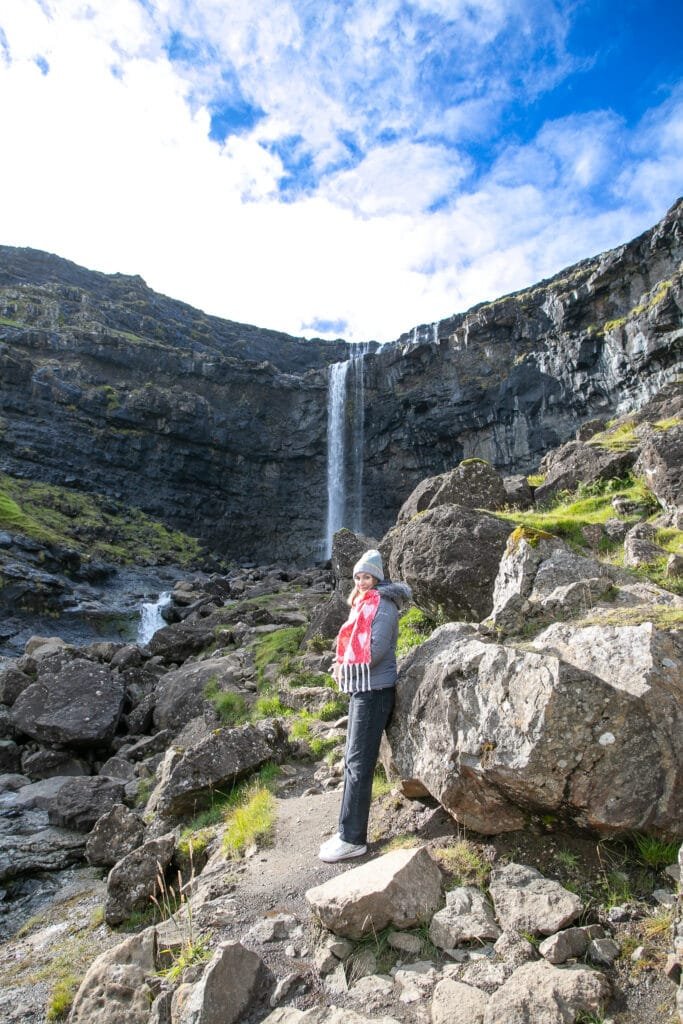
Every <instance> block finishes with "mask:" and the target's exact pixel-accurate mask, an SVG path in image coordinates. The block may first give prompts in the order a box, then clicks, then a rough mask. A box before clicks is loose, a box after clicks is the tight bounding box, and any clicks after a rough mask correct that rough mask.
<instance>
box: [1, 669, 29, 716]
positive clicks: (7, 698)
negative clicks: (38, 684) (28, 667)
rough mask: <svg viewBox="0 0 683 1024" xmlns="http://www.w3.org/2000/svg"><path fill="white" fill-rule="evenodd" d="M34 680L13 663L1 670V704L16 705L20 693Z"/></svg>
mask: <svg viewBox="0 0 683 1024" xmlns="http://www.w3.org/2000/svg"><path fill="white" fill-rule="evenodd" d="M32 682H33V680H32V679H31V677H30V676H27V675H26V673H25V672H21V671H20V670H19V669H18V668H17V667H16V665H14V664H12V663H11V662H10V663H9V664H7V665H4V666H3V667H2V668H0V704H8V705H10V706H11V705H12V704H14V702H15V700H16V699H17V697H18V696H19V694H20V693H23V691H24V690H25V689H26V688H27V687H28V686H30V685H31V683H32Z"/></svg>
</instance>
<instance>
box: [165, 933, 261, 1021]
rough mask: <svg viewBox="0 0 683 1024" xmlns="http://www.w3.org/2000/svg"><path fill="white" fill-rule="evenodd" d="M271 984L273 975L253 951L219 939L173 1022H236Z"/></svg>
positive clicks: (243, 1017) (237, 943)
mask: <svg viewBox="0 0 683 1024" xmlns="http://www.w3.org/2000/svg"><path fill="white" fill-rule="evenodd" d="M272 987H273V978H272V976H271V975H270V972H269V971H268V970H267V968H266V965H265V964H264V962H263V960H262V959H261V957H260V956H258V954H257V953H253V952H252V951H251V950H249V949H245V947H244V946H243V945H242V944H241V943H239V942H223V943H222V944H221V945H220V946H219V947H218V949H217V950H216V952H215V953H214V955H213V959H212V960H211V962H210V963H209V965H208V967H207V968H206V970H205V971H204V974H203V975H202V978H201V980H200V981H199V982H198V983H197V984H196V985H195V986H194V988H193V989H192V992H191V993H190V994H189V995H188V997H187V998H186V999H185V1000H184V1001H183V1004H182V1008H181V1010H180V1015H179V1017H178V1018H177V1024H238V1021H242V1020H244V1019H245V1017H246V1015H247V1014H248V1012H249V1010H250V1008H252V1006H253V1003H254V1002H255V1001H256V999H258V998H260V997H262V996H264V995H266V994H267V992H268V989H270V988H272Z"/></svg>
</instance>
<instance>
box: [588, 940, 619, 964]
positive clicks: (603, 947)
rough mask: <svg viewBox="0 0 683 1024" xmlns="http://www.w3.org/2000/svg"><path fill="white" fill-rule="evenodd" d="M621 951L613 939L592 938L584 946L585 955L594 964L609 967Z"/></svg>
mask: <svg viewBox="0 0 683 1024" xmlns="http://www.w3.org/2000/svg"><path fill="white" fill-rule="evenodd" d="M620 952H621V947H620V946H619V943H618V942H615V941H614V939H609V938H606V939H592V940H591V942H589V943H588V946H587V948H586V956H587V957H588V959H589V960H591V961H592V962H593V963H594V964H599V965H600V966H601V967H611V966H612V964H613V963H614V961H615V960H616V959H617V957H618V956H619V954H620Z"/></svg>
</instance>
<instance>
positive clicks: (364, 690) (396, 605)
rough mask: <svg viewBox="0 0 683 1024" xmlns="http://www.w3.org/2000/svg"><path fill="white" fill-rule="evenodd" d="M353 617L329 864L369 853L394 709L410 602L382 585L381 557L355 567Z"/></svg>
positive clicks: (343, 644) (345, 657) (405, 590)
mask: <svg viewBox="0 0 683 1024" xmlns="http://www.w3.org/2000/svg"><path fill="white" fill-rule="evenodd" d="M353 580H354V584H355V586H354V588H353V590H352V591H351V594H350V595H349V600H348V603H349V605H350V606H351V611H350V613H349V617H348V619H347V620H346V622H345V623H344V625H343V626H342V628H341V629H340V630H339V635H338V637H337V654H336V658H335V663H334V666H333V669H332V674H333V676H334V678H335V680H336V682H337V684H338V686H339V688H340V689H341V690H343V691H344V692H345V693H348V694H349V724H348V730H347V735H346V750H345V754H344V789H343V793H342V802H341V810H340V812H339V831H338V833H337V834H336V835H335V836H333V837H332V838H331V839H328V840H327V842H326V843H323V845H322V846H321V847H320V853H319V854H318V856H319V857H320V860H324V861H327V862H332V861H337V860H346V859H347V858H349V857H361V856H362V855H363V854H364V853H365V852H366V850H367V830H368V817H369V814H370V800H371V797H372V778H373V775H374V772H375V765H376V763H377V757H378V755H379V745H380V742H381V739H382V733H383V732H384V729H385V728H386V726H387V724H388V722H389V719H390V718H391V712H392V711H393V709H394V696H395V687H396V642H397V640H398V614H399V609H400V608H401V607H402V606H403V605H404V604H406V603H407V602H408V601H410V598H411V597H412V594H411V590H410V587H409V586H407V585H406V584H405V583H389V582H384V569H383V566H382V556H381V555H380V553H379V551H376V550H374V549H371V550H370V551H366V552H365V554H364V555H363V556H362V558H361V559H360V561H358V562H357V563H356V565H355V566H354V567H353Z"/></svg>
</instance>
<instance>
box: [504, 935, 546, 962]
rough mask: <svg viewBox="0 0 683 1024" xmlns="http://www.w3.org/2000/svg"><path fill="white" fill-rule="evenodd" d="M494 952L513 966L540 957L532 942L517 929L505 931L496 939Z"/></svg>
mask: <svg viewBox="0 0 683 1024" xmlns="http://www.w3.org/2000/svg"><path fill="white" fill-rule="evenodd" d="M493 952H494V954H495V956H496V957H497V958H498V959H499V960H502V961H504V963H506V964H509V965H510V966H511V967H521V966H522V964H526V963H529V961H531V960H537V959H538V954H537V952H536V949H535V947H534V946H533V945H532V943H531V942H529V940H528V939H525V938H524V937H523V936H522V935H520V934H519V932H516V931H504V932H503V934H502V935H501V936H500V938H499V939H497V940H496V942H495V944H494V946H493Z"/></svg>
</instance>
